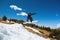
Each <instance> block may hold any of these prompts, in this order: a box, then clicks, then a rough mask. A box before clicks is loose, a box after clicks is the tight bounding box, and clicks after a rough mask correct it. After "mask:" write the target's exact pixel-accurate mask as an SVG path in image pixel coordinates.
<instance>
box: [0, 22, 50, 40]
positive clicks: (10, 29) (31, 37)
mask: <svg viewBox="0 0 60 40" xmlns="http://www.w3.org/2000/svg"><path fill="white" fill-rule="evenodd" d="M0 40H49V39H45V38H43V37H40V36H38V35H35V34H32V33H30V32H28V31H27V30H26V29H25V28H24V27H23V25H22V24H18V23H15V24H3V23H0Z"/></svg>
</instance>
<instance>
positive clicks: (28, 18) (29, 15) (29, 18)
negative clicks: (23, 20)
mask: <svg viewBox="0 0 60 40" xmlns="http://www.w3.org/2000/svg"><path fill="white" fill-rule="evenodd" d="M32 15H34V14H32V13H28V16H27V21H29V20H30V22H32V21H33V18H32Z"/></svg>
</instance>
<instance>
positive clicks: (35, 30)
mask: <svg viewBox="0 0 60 40" xmlns="http://www.w3.org/2000/svg"><path fill="white" fill-rule="evenodd" d="M26 28H29V29H32V30H33V31H34V32H37V33H40V32H39V31H38V30H37V29H34V28H32V27H27V26H26ZM40 34H41V33H40Z"/></svg>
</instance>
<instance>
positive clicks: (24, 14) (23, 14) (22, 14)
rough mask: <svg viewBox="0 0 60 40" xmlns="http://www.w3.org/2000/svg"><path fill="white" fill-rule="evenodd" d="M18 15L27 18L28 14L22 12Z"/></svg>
mask: <svg viewBox="0 0 60 40" xmlns="http://www.w3.org/2000/svg"><path fill="white" fill-rule="evenodd" d="M17 15H21V16H27V13H26V12H21V13H17Z"/></svg>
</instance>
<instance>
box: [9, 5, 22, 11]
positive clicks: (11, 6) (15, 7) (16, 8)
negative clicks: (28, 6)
mask: <svg viewBox="0 0 60 40" xmlns="http://www.w3.org/2000/svg"><path fill="white" fill-rule="evenodd" d="M10 8H12V9H14V10H20V11H21V10H22V8H19V7H17V6H16V5H10Z"/></svg>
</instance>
